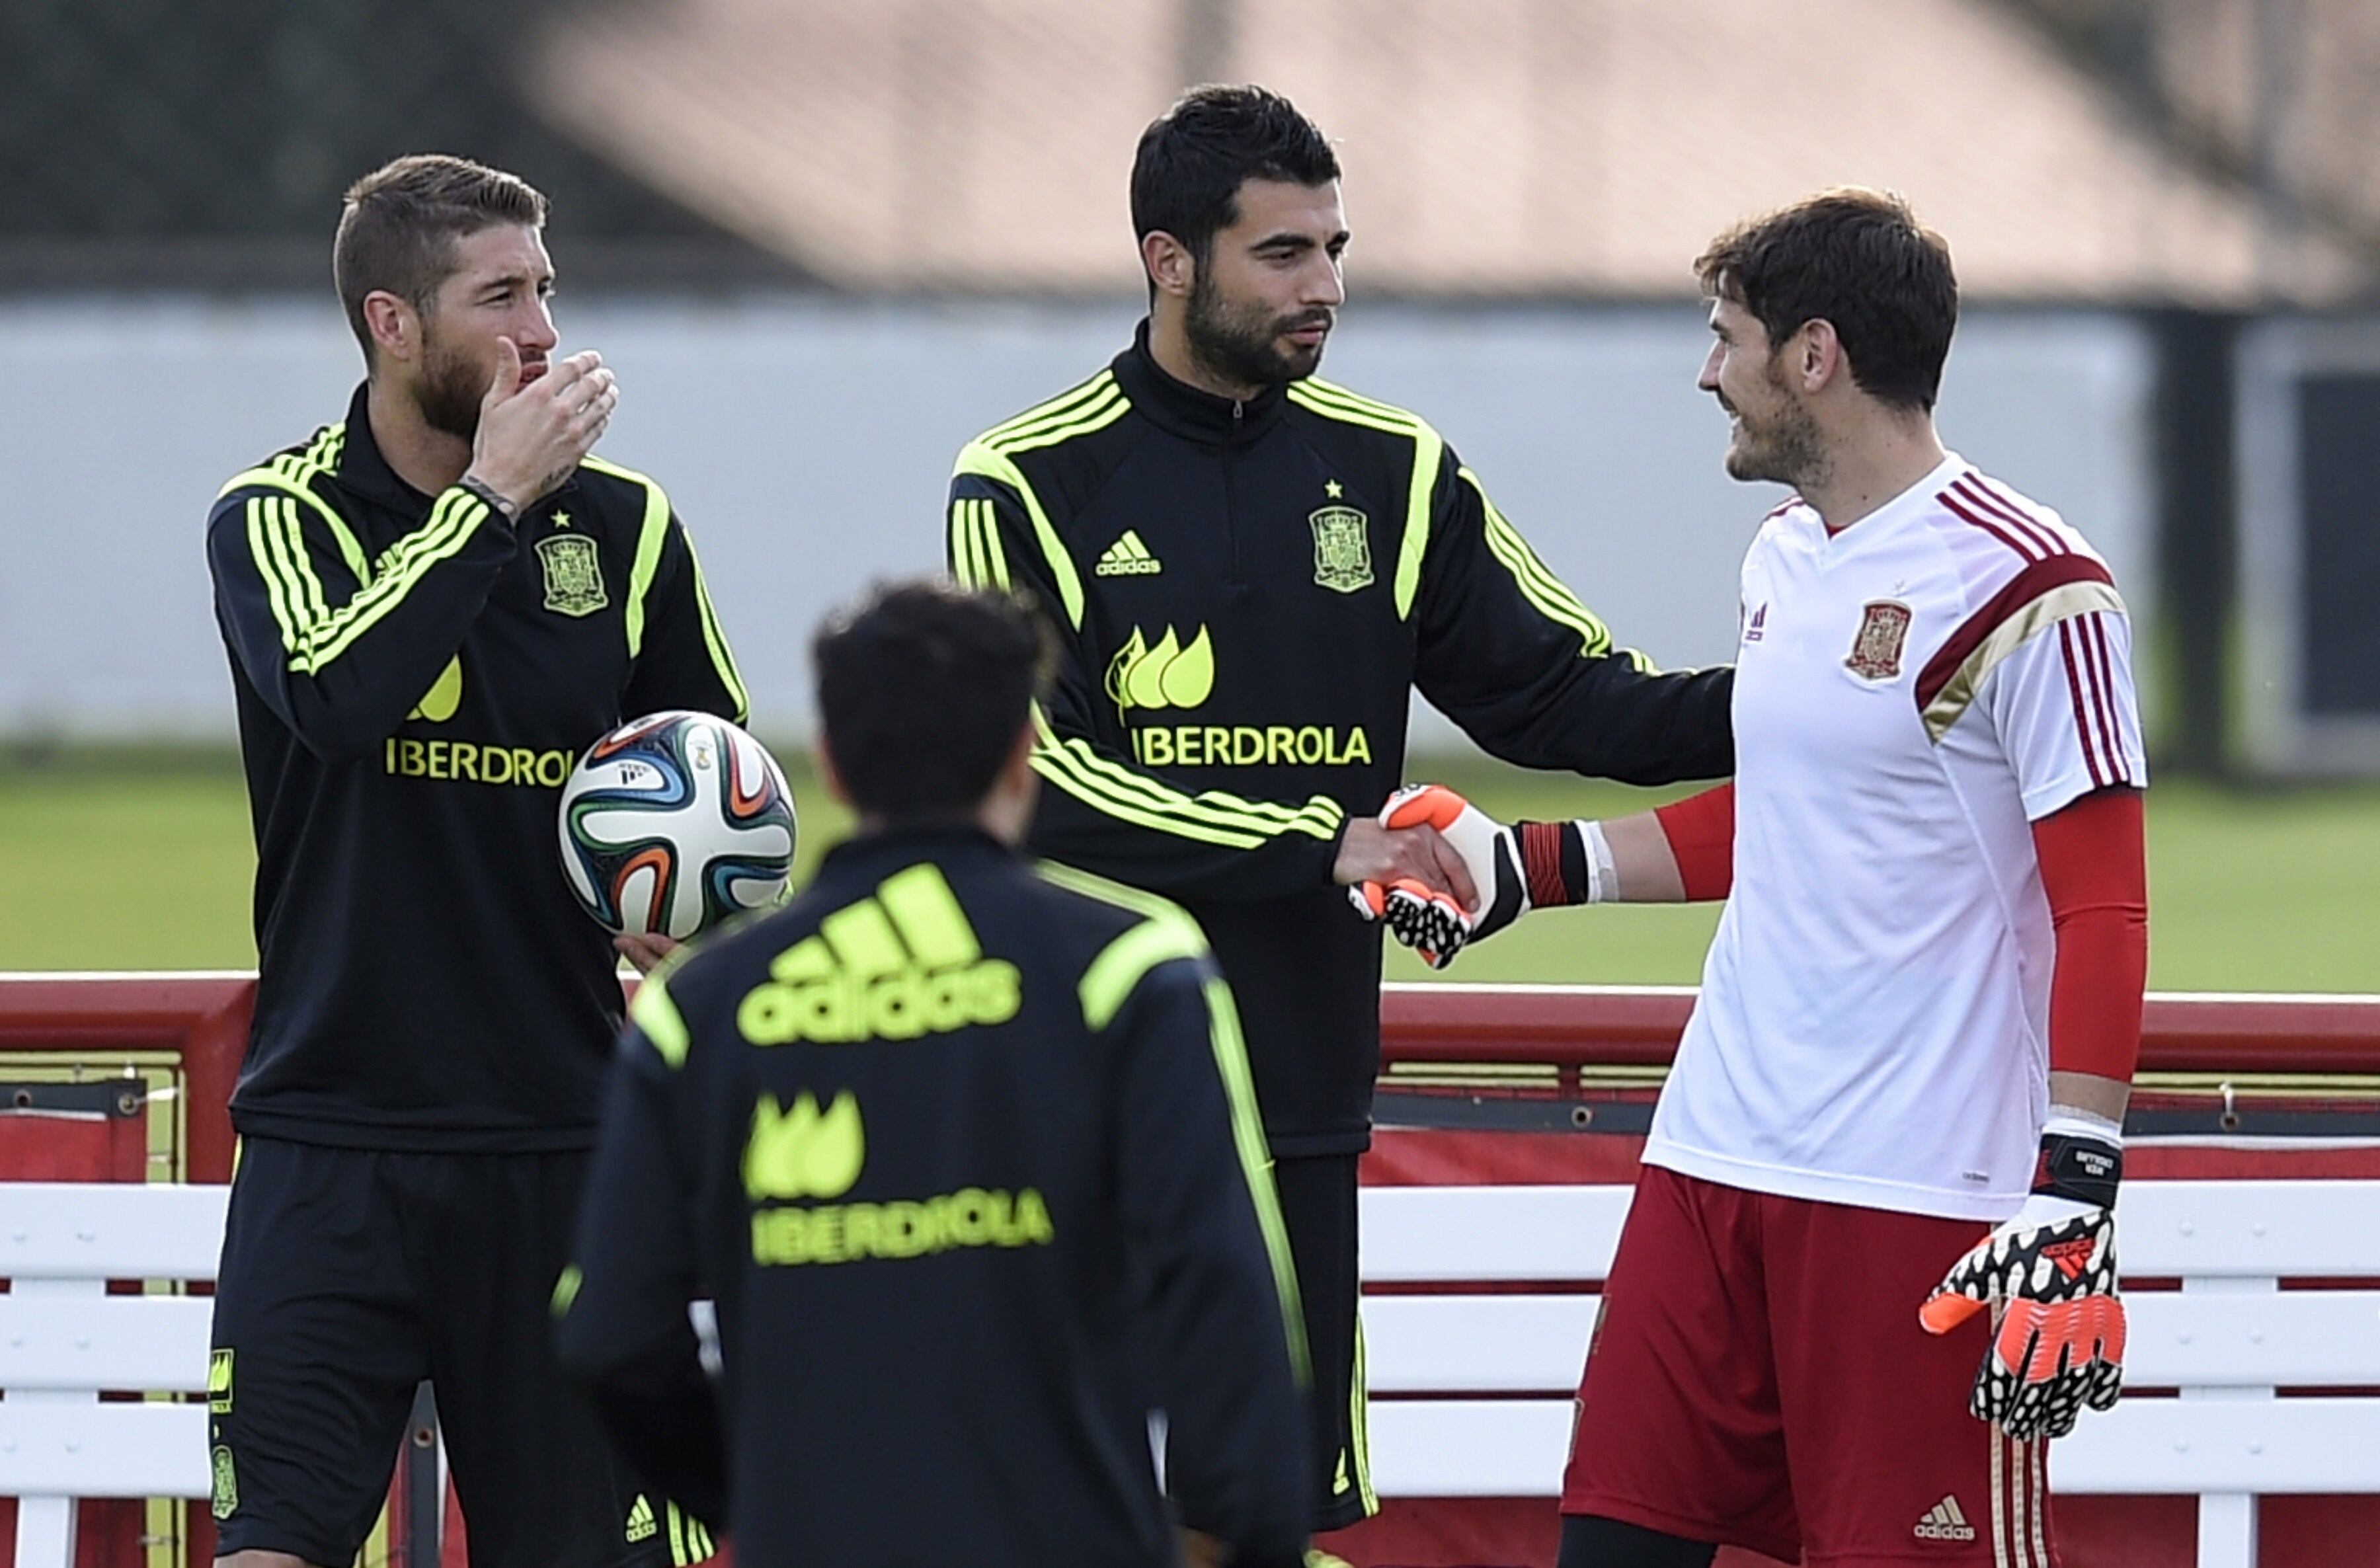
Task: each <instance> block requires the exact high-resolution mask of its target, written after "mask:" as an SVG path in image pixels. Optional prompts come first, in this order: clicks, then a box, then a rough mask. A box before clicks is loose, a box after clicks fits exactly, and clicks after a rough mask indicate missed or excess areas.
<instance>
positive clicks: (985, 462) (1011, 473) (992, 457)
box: [957, 441, 1083, 631]
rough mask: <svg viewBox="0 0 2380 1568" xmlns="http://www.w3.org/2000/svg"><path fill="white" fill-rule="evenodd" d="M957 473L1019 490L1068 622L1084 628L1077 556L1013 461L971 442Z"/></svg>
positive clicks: (964, 450) (976, 442)
mask: <svg viewBox="0 0 2380 1568" xmlns="http://www.w3.org/2000/svg"><path fill="white" fill-rule="evenodd" d="M957 472H959V473H962V474H973V475H975V476H976V477H977V478H978V479H988V480H998V481H999V482H1000V483H1002V484H1004V485H1006V486H1007V487H1008V488H1009V489H1011V490H1013V491H1014V492H1016V496H1017V499H1018V500H1020V501H1022V502H1024V503H1025V515H1026V517H1030V518H1032V520H1033V537H1034V539H1035V541H1037V542H1038V543H1039V544H1040V546H1041V554H1042V557H1043V559H1044V560H1045V561H1046V562H1047V563H1048V564H1049V567H1050V581H1051V583H1052V584H1053V585H1054V586H1055V587H1056V588H1057V590H1058V601H1059V604H1060V606H1061V608H1062V609H1063V610H1064V611H1065V614H1066V624H1067V625H1068V626H1071V627H1073V628H1074V629H1075V631H1080V630H1082V629H1083V579H1082V576H1081V574H1080V573H1078V572H1076V571H1075V562H1074V557H1072V556H1070V555H1068V554H1067V553H1066V547H1065V545H1064V544H1063V543H1062V542H1061V541H1060V540H1059V538H1058V530H1057V529H1054V528H1051V527H1050V515H1049V514H1048V513H1047V512H1044V511H1043V510H1042V509H1041V501H1040V498H1039V497H1038V496H1037V495H1035V494H1034V493H1033V487H1032V486H1031V485H1029V484H1027V483H1026V482H1025V476H1024V474H1023V473H1021V472H1019V471H1018V469H1017V467H1016V465H1015V464H1014V463H1013V462H1011V461H1010V460H1009V459H1008V458H1007V457H1006V456H1003V455H1002V454H1001V453H999V452H996V451H994V450H993V449H992V448H990V447H989V446H986V445H985V444H983V443H982V442H980V441H970V442H968V443H967V444H966V445H965V446H964V447H962V448H960V449H959V460H958V468H957Z"/></svg>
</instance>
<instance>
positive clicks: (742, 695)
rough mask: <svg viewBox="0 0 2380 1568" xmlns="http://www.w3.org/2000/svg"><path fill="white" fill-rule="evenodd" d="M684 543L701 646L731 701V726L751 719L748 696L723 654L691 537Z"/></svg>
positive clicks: (732, 662)
mask: <svg viewBox="0 0 2380 1568" xmlns="http://www.w3.org/2000/svg"><path fill="white" fill-rule="evenodd" d="M680 532H681V533H682V534H683V533H684V530H683V529H681V530H680ZM685 539H686V571H687V572H688V573H689V574H690V575H691V576H692V577H693V578H694V606H695V608H696V609H697V610H698V611H699V612H700V613H701V616H702V644H703V646H704V647H705V648H708V649H709V650H710V664H711V667H712V668H713V669H715V670H717V671H718V672H719V684H720V685H721V686H722V687H726V688H727V695H728V696H729V697H730V698H732V699H734V700H735V722H736V723H739V724H740V723H745V722H746V721H747V720H749V719H750V718H751V716H752V698H751V694H750V693H749V692H747V691H746V690H745V689H744V676H743V675H742V674H741V672H739V671H738V670H737V669H736V668H735V655H734V654H733V653H730V652H729V651H728V650H727V635H726V633H724V632H722V631H721V630H720V629H719V613H718V612H717V611H715V610H713V609H712V608H711V607H710V584H709V583H708V582H706V581H705V580H704V578H703V576H702V563H701V561H700V560H698V559H697V558H696V555H695V553H694V539H693V536H692V535H690V534H687V535H685Z"/></svg>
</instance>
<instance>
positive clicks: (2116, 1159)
mask: <svg viewBox="0 0 2380 1568" xmlns="http://www.w3.org/2000/svg"><path fill="white" fill-rule="evenodd" d="M2123 1179H2124V1135H2123V1132H2122V1130H2121V1129H2120V1128H2119V1127H2118V1126H2117V1125H2116V1124H2114V1123H2112V1122H2107V1121H2104V1120H2102V1119H2101V1118H2099V1117H2096V1116H2084V1115H2081V1114H2072V1113H2068V1112H2065V1111H2064V1109H2063V1108H2062V1107H2061V1108H2054V1109H2053V1110H2052V1111H2051V1112H2050V1116H2049V1121H2048V1124H2046V1126H2044V1127H2043V1128H2042V1131H2041V1158H2040V1159H2039V1161H2037V1162H2036V1163H2035V1164H2034V1174H2033V1190H2034V1192H2036V1193H2046V1194H2048V1195H2050V1196H2053V1197H2064V1198H2070V1199H2071V1200H2073V1201H2074V1202H2077V1203H2087V1204H2090V1205H2091V1206H2093V1207H2094V1208H2097V1209H2113V1208H2114V1207H2115V1206H2116V1189H2117V1187H2118V1186H2119V1185H2120V1184H2121V1183H2122V1181H2123Z"/></svg>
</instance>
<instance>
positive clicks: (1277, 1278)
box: [1206, 976, 1314, 1385]
mask: <svg viewBox="0 0 2380 1568" xmlns="http://www.w3.org/2000/svg"><path fill="white" fill-rule="evenodd" d="M1206 990H1207V1013H1208V1019H1209V1021H1210V1038H1211V1039H1212V1040H1213V1043H1214V1048H1215V1070H1216V1071H1217V1072H1218V1073H1220V1074H1221V1075H1222V1079H1223V1097H1224V1099H1225V1100H1227V1101H1229V1102H1230V1104H1231V1108H1232V1144H1233V1148H1234V1149H1237V1150H1238V1152H1239V1156H1240V1171H1241V1173H1242V1174H1244V1175H1245V1177H1246V1178H1247V1183H1248V1197H1249V1199H1250V1200H1251V1201H1252V1202H1254V1204H1255V1205H1256V1210H1257V1230H1258V1231H1259V1232H1261V1233H1262V1234H1263V1235H1264V1245H1265V1257H1266V1259H1267V1260H1268V1261H1269V1262H1270V1263H1271V1265H1272V1284H1273V1290H1274V1292H1275V1293H1276V1294H1277V1295H1279V1296H1280V1297H1281V1328H1282V1331H1283V1332H1285V1333H1286V1334H1287V1335H1288V1337H1289V1364H1290V1367H1292V1369H1293V1370H1294V1371H1295V1372H1296V1374H1297V1380H1298V1382H1299V1383H1300V1384H1301V1385H1311V1384H1312V1382H1313V1381H1314V1362H1313V1357H1312V1355H1310V1353H1309V1352H1308V1351H1307V1349H1306V1344H1305V1305H1304V1303H1303V1302H1302V1301H1301V1300H1300V1299H1299V1297H1298V1293H1297V1268H1296V1265H1295V1263H1294V1261H1293V1259H1292V1258H1291V1255H1290V1250H1289V1227H1288V1226H1287V1225H1286V1224H1284V1223H1283V1222H1282V1221H1281V1199H1280V1197H1279V1196H1278V1195H1277V1194H1276V1193H1275V1192H1274V1191H1273V1185H1272V1151H1271V1149H1269V1148H1268V1147H1267V1146H1266V1143H1265V1136H1264V1124H1263V1123H1262V1122H1261V1121H1259V1120H1258V1119H1257V1086H1256V1078H1255V1076H1254V1075H1253V1074H1251V1073H1250V1072H1249V1071H1248V1047H1247V1041H1246V1040H1245V1039H1243V1038H1242V1036H1241V1034H1240V1014H1239V1009H1238V1008H1237V1007H1236V1006H1234V1005H1233V1002H1232V988H1231V987H1230V986H1228V985H1225V984H1224V983H1223V980H1222V978H1221V977H1220V976H1217V977H1215V978H1212V979H1209V980H1208V982H1207V987H1206Z"/></svg>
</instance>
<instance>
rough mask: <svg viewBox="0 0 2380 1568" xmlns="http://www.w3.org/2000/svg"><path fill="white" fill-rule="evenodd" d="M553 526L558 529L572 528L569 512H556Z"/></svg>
mask: <svg viewBox="0 0 2380 1568" xmlns="http://www.w3.org/2000/svg"><path fill="white" fill-rule="evenodd" d="M553 526H554V527H555V528H558V529H566V528H568V527H569V526H570V514H569V513H567V512H556V513H555V514H554V515H553Z"/></svg>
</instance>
